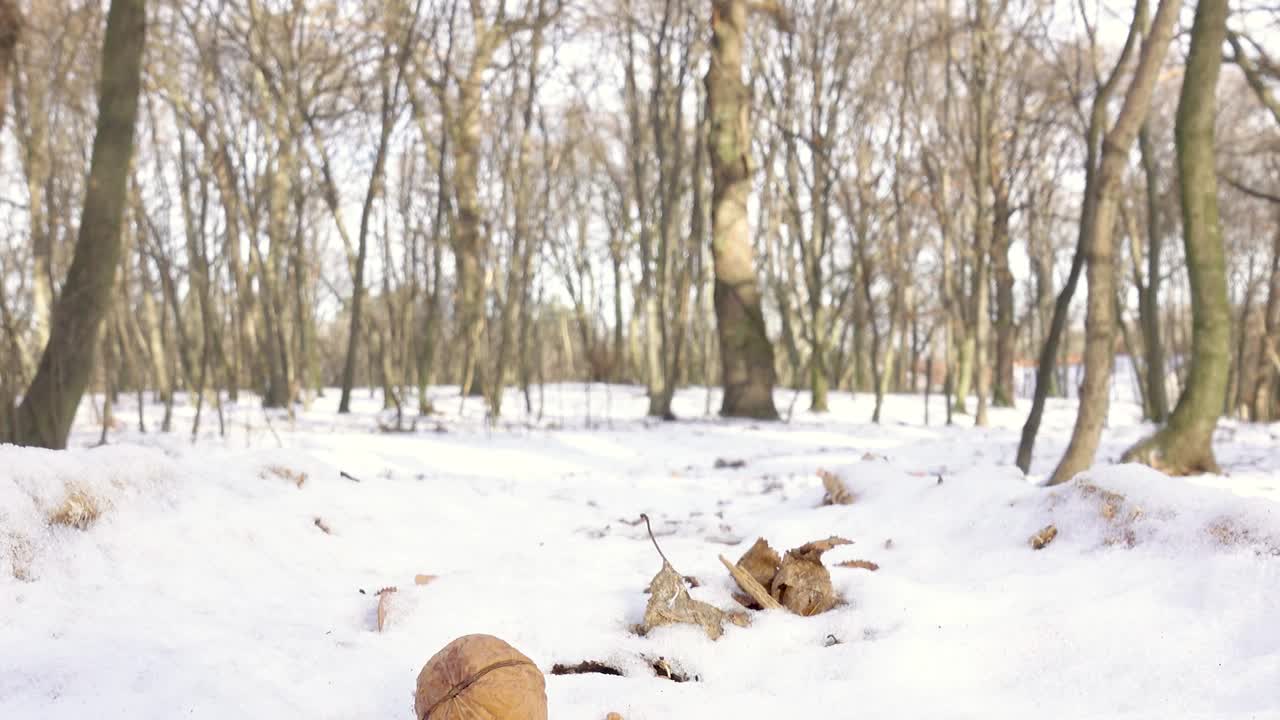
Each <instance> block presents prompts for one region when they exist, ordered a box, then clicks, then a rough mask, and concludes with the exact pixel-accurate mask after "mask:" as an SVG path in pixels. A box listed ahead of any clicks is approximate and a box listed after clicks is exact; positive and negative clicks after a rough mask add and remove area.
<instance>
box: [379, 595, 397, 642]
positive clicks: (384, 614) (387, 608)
mask: <svg viewBox="0 0 1280 720" xmlns="http://www.w3.org/2000/svg"><path fill="white" fill-rule="evenodd" d="M396 590H397V589H396V588H393V587H385V588H382V589H381V590H379V591H378V592H377V595H378V632H382V631H383V630H385V629H386V627H387V620H388V618H389V617H390V616H391V596H392V595H394V594H395V593H396Z"/></svg>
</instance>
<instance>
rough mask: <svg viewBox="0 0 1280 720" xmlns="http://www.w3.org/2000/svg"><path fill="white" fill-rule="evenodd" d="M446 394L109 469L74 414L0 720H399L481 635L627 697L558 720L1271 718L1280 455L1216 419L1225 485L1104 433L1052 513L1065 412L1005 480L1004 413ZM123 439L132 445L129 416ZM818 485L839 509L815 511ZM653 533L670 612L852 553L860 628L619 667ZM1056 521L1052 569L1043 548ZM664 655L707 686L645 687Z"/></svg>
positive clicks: (1279, 680)
mask: <svg viewBox="0 0 1280 720" xmlns="http://www.w3.org/2000/svg"><path fill="white" fill-rule="evenodd" d="M433 397H434V399H435V401H436V404H437V407H438V408H439V409H440V410H441V411H442V414H441V415H438V416H435V417H433V418H430V419H428V420H423V421H420V422H418V424H417V429H416V431H414V432H412V433H389V432H381V431H380V430H379V421H380V420H381V422H382V423H384V424H385V423H386V422H387V420H388V418H387V416H386V415H385V414H383V413H380V412H379V407H380V402H378V401H375V400H372V399H370V398H369V396H368V394H367V393H363V392H362V393H360V394H359V395H358V400H359V402H358V403H357V405H358V407H357V411H356V412H355V413H354V414H352V415H349V416H338V415H337V414H336V413H335V412H334V410H335V408H336V404H337V393H336V392H335V391H330V392H329V393H328V394H327V397H325V398H322V399H320V400H318V401H317V402H316V404H315V407H314V408H313V409H312V410H310V411H308V412H303V413H300V414H299V416H298V418H297V419H296V420H294V421H290V420H289V419H287V418H285V417H283V416H282V415H279V414H276V415H273V416H272V419H271V428H270V429H268V427H267V425H266V422H265V415H264V413H263V411H262V410H261V409H260V408H258V407H257V406H256V404H255V403H252V402H249V401H248V400H246V401H245V402H242V403H241V404H240V405H238V406H228V408H227V411H226V418H225V419H226V421H227V430H228V434H227V436H226V437H225V438H220V437H219V436H218V435H217V429H218V422H217V419H216V416H215V415H214V414H213V411H212V408H209V407H206V408H205V413H206V415H205V417H204V419H203V420H202V435H201V438H200V440H199V442H198V443H196V444H192V443H191V441H190V436H189V430H190V417H191V412H192V410H191V408H188V407H185V406H180V407H179V408H178V413H177V416H176V421H175V431H174V432H173V433H171V434H168V435H162V434H160V433H157V432H155V427H156V426H157V425H158V423H159V417H160V411H161V408H160V407H159V406H157V405H151V404H148V405H147V406H146V408H145V410H146V413H147V416H148V427H149V429H151V430H152V432H150V433H149V434H145V435H144V434H140V433H138V432H137V430H136V429H134V428H129V429H121V430H119V431H116V432H113V433H112V435H111V439H110V444H109V445H108V446H106V447H102V448H96V449H90V448H89V446H90V445H92V444H94V443H96V441H97V437H98V433H99V430H98V428H96V427H93V425H92V422H91V417H90V415H91V412H90V411H89V410H88V403H86V406H85V409H84V410H83V411H82V416H81V423H80V424H79V425H77V430H76V433H75V434H74V436H73V442H72V444H73V446H75V448H76V449H73V450H71V451H68V452H62V453H54V452H48V451H42V450H32V449H20V448H14V447H10V446H4V447H0V718H4V719H6V720H7V719H9V718H23V719H26V718H31V719H33V720H35V719H45V718H48V719H56V718H68V719H70V718H76V719H77V720H81V719H83V718H86V717H102V718H171V717H192V718H201V717H204V718H219V719H225V718H308V719H316V718H333V719H339V718H352V719H357V718H405V719H406V720H407V719H408V718H411V717H412V716H413V711H412V702H413V701H412V692H413V684H414V680H415V678H416V675H417V672H418V670H419V669H420V668H421V666H422V664H423V663H424V662H425V661H426V660H427V658H428V657H430V656H431V655H432V653H434V652H435V651H436V650H437V649H439V648H440V647H441V646H443V645H444V644H445V643H447V642H448V641H449V640H451V639H453V638H454V637H457V636H459V635H463V634H467V633H472V632H486V633H491V634H495V635H498V636H500V637H502V638H504V639H506V640H508V641H509V642H511V643H512V644H513V645H515V646H516V647H517V648H519V649H521V650H522V651H524V652H525V653H526V654H528V655H529V656H530V657H531V658H532V659H533V660H534V661H535V662H536V663H537V664H538V665H539V667H541V668H542V669H543V670H544V671H547V672H549V671H550V669H551V667H552V665H553V664H555V663H568V664H572V663H578V662H581V661H584V660H594V661H601V662H606V663H610V664H613V665H615V666H617V667H619V668H621V669H623V670H624V671H625V672H626V673H627V676H626V677H612V676H605V675H576V676H551V675H549V674H548V677H547V687H548V696H549V700H550V706H551V717H552V718H553V720H571V719H575V718H584V719H588V720H602V719H603V718H604V716H605V714H606V713H607V712H610V711H615V712H618V713H620V714H622V716H623V717H624V718H626V719H627V720H646V719H648V720H659V719H669V718H762V719H764V718H769V719H775V718H780V717H782V718H787V717H794V718H801V717H833V718H969V717H974V718H977V717H981V718H984V719H986V718H1026V717H1034V718H1037V720H1042V719H1044V718H1073V719H1074V718H1095V717H1106V718H1200V717H1203V718H1280V621H1277V618H1280V450H1278V449H1277V442H1276V438H1277V436H1278V435H1280V425H1277V426H1262V425H1258V426H1253V425H1244V424H1237V423H1232V422H1226V423H1224V425H1223V427H1222V430H1221V433H1220V436H1219V441H1218V444H1217V448H1218V452H1219V457H1220V460H1221V461H1222V462H1223V465H1224V467H1225V469H1226V471H1227V475H1226V476H1224V477H1212V478H1197V479H1194V480H1191V481H1188V480H1183V479H1170V478H1166V477H1164V476H1163V475H1160V474H1158V473H1156V472H1153V471H1151V470H1148V469H1145V468H1140V467H1136V466H1116V465H1112V464H1110V463H1112V462H1114V459H1115V458H1116V457H1117V456H1118V455H1119V454H1120V452H1121V451H1123V449H1124V448H1125V447H1127V445H1128V444H1130V443H1131V442H1133V441H1134V440H1136V439H1137V438H1139V437H1140V436H1141V435H1142V434H1143V433H1144V432H1146V431H1147V430H1149V428H1146V427H1143V426H1141V425H1140V424H1139V423H1138V422H1137V418H1138V415H1139V413H1138V411H1137V409H1136V408H1134V407H1133V406H1132V405H1120V406H1117V408H1116V409H1115V410H1114V412H1113V413H1112V418H1111V420H1112V422H1111V428H1110V429H1109V430H1108V431H1107V433H1106V438H1105V441H1104V448H1103V451H1102V452H1101V453H1100V462H1101V463H1102V464H1100V465H1099V466H1098V467H1097V468H1096V469H1095V470H1094V471H1092V472H1090V473H1088V474H1087V475H1086V476H1084V477H1082V478H1081V479H1079V480H1078V481H1077V482H1076V483H1074V484H1071V485H1068V486H1063V487H1060V488H1054V489H1045V488H1041V487H1037V486H1036V484H1035V481H1036V480H1038V479H1039V478H1040V477H1041V476H1043V475H1044V474H1046V473H1047V472H1048V471H1049V470H1051V469H1052V463H1053V462H1054V461H1056V459H1057V458H1058V457H1059V455H1060V454H1061V452H1062V449H1063V447H1064V446H1065V442H1066V437H1067V435H1068V433H1069V431H1070V426H1071V422H1072V419H1073V418H1072V414H1071V413H1072V407H1071V406H1070V405H1069V404H1066V403H1061V404H1059V403H1051V404H1050V412H1049V414H1048V415H1047V417H1046V419H1045V423H1044V429H1043V431H1042V437H1041V440H1040V443H1039V445H1038V447H1037V453H1036V463H1035V466H1034V467H1033V471H1034V473H1033V477H1032V479H1031V481H1028V480H1027V479H1024V478H1023V477H1022V475H1021V473H1020V472H1019V471H1018V470H1017V469H1015V468H1013V467H1012V465H1011V462H1012V457H1013V454H1014V449H1015V448H1016V444H1017V435H1018V429H1019V427H1020V424H1021V422H1022V419H1023V416H1024V412H1025V410H1024V409H1022V408H1020V409H1018V410H997V411H994V412H993V414H992V416H993V427H992V428H988V429H975V428H973V427H971V426H970V425H971V423H968V422H960V421H963V420H964V418H957V420H958V422H960V424H958V425H957V426H955V427H949V428H948V427H944V426H942V421H943V417H944V411H943V405H942V401H941V399H940V398H937V397H935V398H934V400H933V407H932V408H931V420H932V424H930V425H928V426H925V425H924V424H923V417H922V414H923V405H922V402H921V399H920V398H919V397H890V398H888V400H887V406H886V413H885V414H886V421H885V424H884V425H883V426H873V425H870V424H867V422H866V420H867V418H868V417H869V416H870V412H871V399H870V398H869V397H866V396H849V395H842V394H835V395H833V396H832V403H831V404H832V412H831V413H830V414H828V415H823V416H817V415H812V414H810V413H808V412H806V411H804V408H806V407H807V405H808V399H807V397H805V396H803V395H801V396H799V397H796V396H794V395H793V394H792V393H790V392H780V393H779V394H778V403H779V406H780V407H781V408H782V409H783V411H784V413H785V412H786V409H787V408H788V407H789V406H791V405H792V401H793V399H794V400H795V404H794V413H793V416H792V419H791V422H789V423H786V424H769V423H752V422H736V421H735V422H729V421H723V420H720V419H718V418H714V417H708V416H706V415H705V414H704V409H705V408H706V406H707V399H708V397H707V394H706V392H705V391H702V390H690V391H685V392H682V393H681V394H680V395H679V396H678V397H677V402H676V411H677V414H679V415H681V417H685V418H687V419H686V420H685V421H683V422H680V423H674V424H662V423H653V422H649V421H646V420H645V419H644V418H643V413H644V408H645V404H646V401H645V399H644V397H643V391H642V390H640V389H638V388H634V387H621V386H613V387H605V386H594V387H587V386H581V385H565V386H556V387H549V388H547V389H546V392H545V396H544V397H543V398H542V400H543V411H544V412H543V414H542V416H541V418H540V419H539V418H536V417H528V418H526V417H524V416H523V415H521V414H520V413H521V412H522V411H523V408H524V398H523V396H520V395H518V394H516V393H514V392H513V393H511V394H510V395H509V396H508V398H507V399H506V402H505V404H504V407H505V408H506V409H507V411H508V412H509V413H510V414H511V416H512V419H511V420H508V421H504V422H503V423H501V424H500V425H499V426H498V427H496V428H489V427H487V426H486V425H485V423H484V421H483V417H482V416H483V411H482V408H481V407H480V404H479V402H478V401H476V400H469V401H468V402H467V403H466V405H465V406H461V403H460V398H459V397H458V394H457V389H456V388H435V389H433ZM533 400H534V403H535V410H536V409H537V408H536V405H537V404H538V401H539V395H538V393H537V391H535V395H534V398H533ZM710 400H711V407H712V408H713V409H714V408H716V407H718V398H717V397H715V396H714V394H713V395H712V397H711V398H710ZM116 412H117V414H118V417H119V418H120V420H122V421H124V422H127V423H130V424H131V425H132V424H134V423H136V413H137V408H136V405H130V404H129V402H128V398H122V405H121V406H120V407H118V408H117V410H116ZM720 458H723V459H726V460H736V459H741V460H744V461H745V462H746V465H745V466H744V467H742V468H738V469H716V468H715V467H714V465H715V461H716V460H717V459H720ZM819 468H825V469H829V470H835V471H837V472H838V473H839V474H840V475H841V476H842V477H843V478H845V479H846V481H847V483H848V485H849V486H850V487H851V489H852V490H853V491H854V492H855V493H856V494H857V495H858V502H857V503H856V504H854V505H850V506H839V507H819V505H820V503H821V498H822V494H823V491H822V486H821V482H820V480H819V479H818V478H817V477H816V475H815V471H816V470H818V469H819ZM280 469H288V470H289V471H293V472H303V473H306V479H305V481H304V482H303V483H302V484H301V487H299V486H298V485H297V484H296V483H295V482H294V481H293V480H291V479H290V478H289V477H284V476H282V475H281V474H280V473H279V472H278V470H280ZM342 471H345V472H347V473H349V474H350V475H351V476H353V477H355V478H357V479H358V480H359V482H354V481H352V480H349V479H344V478H343V477H341V476H340V472H342ZM939 476H941V479H942V481H941V483H939V480H938V478H939ZM1095 488H1097V489H1095ZM1104 491H1105V492H1104ZM1106 493H1117V495H1116V496H1110V495H1107V494H1106ZM72 494H74V495H75V496H76V497H77V498H81V499H82V500H83V499H84V498H88V499H90V501H92V502H94V503H96V504H97V505H98V506H100V509H101V515H100V517H99V518H98V520H97V521H96V522H94V523H93V524H91V525H90V526H89V527H88V529H87V530H80V529H77V528H74V527H68V526H65V525H60V524H56V523H55V524H51V523H49V522H48V518H49V517H50V516H51V515H52V514H54V513H56V512H57V511H58V509H59V508H60V507H61V506H62V505H63V503H64V501H65V500H66V498H67V497H68V496H69V495H72ZM1119 496H1123V497H1122V498H1120V497H1119ZM642 512H644V513H648V514H649V516H650V517H651V518H652V519H653V520H654V529H655V531H656V532H657V533H658V534H659V535H660V537H659V542H660V543H661V544H662V547H663V550H664V551H665V553H666V555H667V557H669V558H670V560H671V562H672V564H673V565H674V566H675V567H676V569H677V570H679V571H680V572H681V573H683V574H685V575H693V576H696V577H697V578H699V579H700V580H701V582H702V586H701V587H699V588H696V589H694V590H692V591H691V592H692V594H693V596H694V597H695V598H698V599H700V600H704V601H707V602H710V603H712V604H715V605H718V606H720V607H723V608H733V607H736V605H735V603H734V601H733V599H732V597H731V592H732V590H733V589H734V586H733V584H732V581H731V580H730V579H729V577H728V575H727V573H726V572H725V571H724V569H723V567H722V566H721V565H720V562H719V560H718V559H717V555H719V554H721V553H723V554H725V555H726V556H727V557H729V558H730V559H731V560H732V559H736V558H737V557H738V556H739V555H741V553H742V552H744V551H745V549H746V548H747V547H748V546H749V545H750V544H751V543H752V542H753V541H754V540H755V539H756V537H758V536H763V537H766V538H768V539H769V541H770V542H771V543H772V544H773V545H774V547H776V548H779V549H786V548H789V547H793V546H796V545H799V544H801V543H803V542H805V541H809V540H815V539H820V538H824V537H827V536H828V535H833V534H834V535H841V536H844V537H847V538H849V539H851V540H853V541H854V544H853V545H850V546H845V547H840V548H837V549H835V550H833V551H831V552H829V553H828V554H827V556H826V558H825V559H826V560H827V563H828V565H834V563H836V562H839V561H842V560H849V559H865V560H871V561H874V562H876V563H878V564H879V565H880V570H879V571H877V572H869V571H866V570H860V569H845V568H833V569H832V576H833V578H834V581H835V584H836V587H837V589H838V590H839V591H840V592H841V594H842V595H843V596H844V598H845V599H846V600H847V601H848V604H847V605H845V606H843V607H841V608H838V609H837V610H834V611H832V612H830V613H827V614H824V615H820V616H816V617H812V618H800V617H796V616H791V615H787V614H784V613H782V612H777V611H774V612H763V613H755V614H754V622H753V624H752V626H751V627H749V628H738V627H734V626H727V627H726V631H725V634H724V636H723V637H722V638H721V639H720V640H718V641H715V642H712V641H710V640H708V639H707V638H706V636H705V635H704V634H703V633H702V632H701V631H700V630H698V629H697V628H693V627H667V628H661V629H658V630H656V631H654V632H652V633H650V634H649V635H648V636H645V637H640V636H637V635H635V634H633V633H632V631H631V626H632V625H633V624H635V623H637V622H639V621H640V619H641V617H642V615H643V610H644V605H645V602H646V600H647V596H646V595H645V594H644V592H643V591H644V589H645V588H646V587H647V585H648V582H649V580H650V578H652V576H653V575H654V574H655V573H656V572H657V571H658V570H659V569H660V567H661V560H660V559H659V558H658V556H657V553H656V552H655V551H654V549H653V547H652V545H651V544H650V543H649V540H648V537H647V535H646V534H645V532H644V527H643V525H641V524H636V522H637V520H638V516H639V514H640V513H642ZM317 518H319V519H321V521H322V522H323V523H324V524H325V525H326V526H327V527H328V528H330V529H331V530H332V534H326V533H324V532H323V531H321V529H319V528H318V527H317V525H316V519H317ZM1048 524H1054V525H1055V526H1056V527H1057V528H1058V530H1059V534H1058V536H1057V538H1056V539H1055V540H1054V541H1053V542H1052V543H1051V544H1050V545H1049V546H1048V547H1047V548H1045V549H1044V550H1041V551H1034V550H1032V549H1031V548H1030V547H1029V544H1028V538H1030V536H1031V535H1032V534H1034V533H1035V532H1037V531H1038V530H1040V529H1041V528H1043V527H1045V526H1046V525H1048ZM890 540H891V541H892V542H891V543H889V544H888V547H886V541H890ZM726 543H732V544H726ZM418 573H425V574H431V575H438V576H439V578H438V579H437V580H436V581H434V582H432V583H431V584H428V585H425V586H421V587H418V586H415V585H414V580H413V579H414V576H415V575H416V574H418ZM389 585H394V586H398V587H399V592H397V593H395V594H394V595H393V596H392V597H391V600H390V602H391V613H390V617H389V624H388V627H387V628H386V630H385V631H384V632H381V633H379V632H376V631H375V630H374V625H375V608H376V605H377V598H376V597H375V596H374V593H375V592H376V591H377V590H378V589H379V588H381V587H384V586H389ZM362 590H363V593H362V592H361V591H362ZM831 638H834V639H836V640H838V641H839V642H838V644H834V645H830V646H828V644H829V643H830V641H831ZM659 657H661V658H665V659H666V660H667V661H668V662H669V663H670V664H672V665H673V666H675V667H677V668H679V669H681V670H683V671H684V672H686V673H689V674H691V675H696V676H697V677H698V681H697V682H687V683H681V684H677V683H673V682H671V681H669V680H665V679H660V678H657V677H654V675H653V672H652V671H651V670H650V668H649V665H648V661H649V660H652V659H656V658H659Z"/></svg>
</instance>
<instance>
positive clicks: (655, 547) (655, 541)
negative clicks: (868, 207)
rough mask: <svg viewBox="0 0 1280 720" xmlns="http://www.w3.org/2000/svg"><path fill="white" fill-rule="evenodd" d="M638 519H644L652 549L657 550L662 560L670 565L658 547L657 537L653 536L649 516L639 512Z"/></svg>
mask: <svg viewBox="0 0 1280 720" xmlns="http://www.w3.org/2000/svg"><path fill="white" fill-rule="evenodd" d="M640 519H641V520H644V527H645V529H646V530H648V531H649V540H650V541H652V542H653V549H654V550H657V551H658V555H659V556H660V557H661V558H662V562H664V563H666V564H668V565H671V561H670V560H668V559H667V556H666V554H665V553H663V552H662V548H660V547H658V538H656V537H654V536H653V526H652V525H650V524H649V516H648V515H647V514H645V513H640ZM673 567H674V566H673Z"/></svg>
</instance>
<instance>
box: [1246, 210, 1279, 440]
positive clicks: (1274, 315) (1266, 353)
mask: <svg viewBox="0 0 1280 720" xmlns="http://www.w3.org/2000/svg"><path fill="white" fill-rule="evenodd" d="M1277 209H1278V210H1280V208H1277ZM1278 214H1280V213H1278ZM1263 313H1264V314H1263V336H1262V341H1261V346H1260V347H1259V348H1258V360H1257V370H1256V373H1257V377H1258V383H1257V385H1256V386H1255V389H1254V392H1253V398H1252V400H1251V401H1250V403H1251V407H1252V410H1253V412H1252V416H1253V420H1254V422H1272V421H1273V420H1275V417H1276V399H1277V394H1276V391H1277V389H1278V387H1277V386H1278V385H1280V352H1278V350H1280V226H1278V227H1277V228H1276V231H1275V235H1274V237H1273V239H1272V241H1271V273H1270V277H1269V282H1268V285H1267V305H1266V309H1265V310H1264V311H1263Z"/></svg>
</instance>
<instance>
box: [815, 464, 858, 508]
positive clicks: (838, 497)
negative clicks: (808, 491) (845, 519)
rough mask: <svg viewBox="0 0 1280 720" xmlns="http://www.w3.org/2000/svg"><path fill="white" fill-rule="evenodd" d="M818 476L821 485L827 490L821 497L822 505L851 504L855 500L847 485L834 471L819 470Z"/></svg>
mask: <svg viewBox="0 0 1280 720" xmlns="http://www.w3.org/2000/svg"><path fill="white" fill-rule="evenodd" d="M818 477H820V478H822V487H823V488H825V489H826V491H827V493H826V495H824V496H823V498H822V504H823V505H852V504H853V503H854V501H855V500H857V497H856V496H855V495H854V494H853V492H852V491H850V490H849V487H848V486H847V485H845V484H844V481H843V480H841V479H840V478H839V477H838V476H837V475H836V474H835V473H833V472H829V471H827V470H819V471H818Z"/></svg>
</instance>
